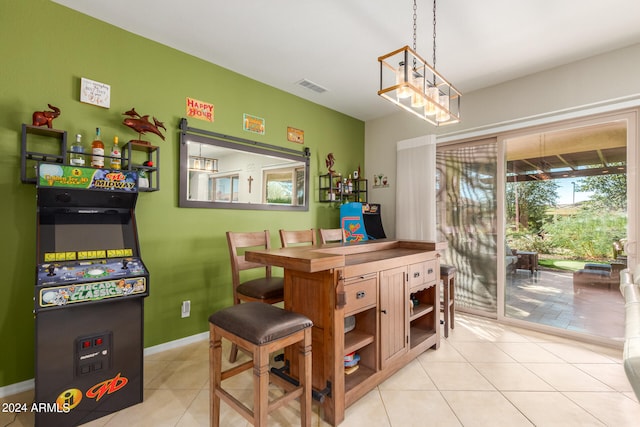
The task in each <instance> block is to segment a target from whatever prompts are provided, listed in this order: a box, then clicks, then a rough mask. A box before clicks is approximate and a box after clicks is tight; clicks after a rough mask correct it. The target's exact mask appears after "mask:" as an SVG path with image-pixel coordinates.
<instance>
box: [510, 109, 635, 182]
mask: <svg viewBox="0 0 640 427" xmlns="http://www.w3.org/2000/svg"><path fill="white" fill-rule="evenodd" d="M506 150H507V180H508V181H509V182H516V181H518V182H519V181H537V180H546V179H559V178H574V177H586V176H595V175H604V174H620V173H626V172H627V127H626V122H624V121H615V122H610V123H606V124H600V125H596V126H587V127H580V128H574V129H567V130H562V131H556V132H547V133H535V134H531V135H527V136H523V137H517V138H513V139H509V140H508V141H507V144H506Z"/></svg>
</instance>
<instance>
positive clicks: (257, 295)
mask: <svg viewBox="0 0 640 427" xmlns="http://www.w3.org/2000/svg"><path fill="white" fill-rule="evenodd" d="M227 243H228V245H229V255H230V258H231V282H232V284H233V304H234V305H236V304H240V303H241V302H249V301H258V302H263V303H266V304H276V303H279V302H282V301H284V279H283V278H282V277H273V276H272V275H271V266H269V265H264V264H259V263H255V262H249V261H246V260H245V258H244V251H245V250H246V249H249V248H251V249H271V239H270V237H269V230H264V231H256V232H239V233H237V232H233V231H227ZM255 268H264V269H265V275H264V277H259V278H256V279H251V280H247V281H244V282H241V280H240V272H241V271H245V270H251V269H255ZM237 356H238V347H237V346H236V345H235V344H233V345H232V346H231V354H230V355H229V362H231V363H234V362H235V361H236V358H237Z"/></svg>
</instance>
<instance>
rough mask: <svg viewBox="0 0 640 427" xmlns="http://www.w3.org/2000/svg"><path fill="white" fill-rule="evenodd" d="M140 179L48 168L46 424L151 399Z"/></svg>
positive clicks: (42, 298) (43, 313) (41, 293)
mask: <svg viewBox="0 0 640 427" xmlns="http://www.w3.org/2000/svg"><path fill="white" fill-rule="evenodd" d="M51 170H56V175H55V179H52V178H51V176H50V175H48V173H49V172H50V171H51ZM136 182H137V177H136V176H135V172H130V171H110V170H102V169H98V170H96V169H93V168H79V167H71V166H60V165H47V164H41V165H39V179H38V224H37V233H36V234H37V273H36V276H37V278H36V286H35V315H36V376H35V379H36V403H37V404H38V405H40V406H38V407H40V408H43V410H42V411H38V412H37V413H36V414H35V415H36V416H35V419H36V425H37V426H38V425H41V426H47V427H49V426H72V425H78V424H83V423H86V422H88V421H91V420H93V419H96V418H99V417H102V416H105V415H108V414H110V413H113V412H116V411H119V410H121V409H123V408H126V407H128V406H131V405H134V404H136V403H139V402H141V401H142V384H143V382H142V363H143V359H142V355H143V306H144V297H145V296H147V295H148V282H149V274H148V271H147V269H146V267H145V265H144V263H143V261H142V259H141V258H140V253H139V244H138V236H137V228H136V220H135V213H134V208H135V204H136V200H137V187H136V185H135V183H136ZM125 184H126V185H125Z"/></svg>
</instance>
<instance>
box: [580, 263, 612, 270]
mask: <svg viewBox="0 0 640 427" xmlns="http://www.w3.org/2000/svg"><path fill="white" fill-rule="evenodd" d="M584 269H585V270H602V271H611V264H595V263H586V264H585V265H584Z"/></svg>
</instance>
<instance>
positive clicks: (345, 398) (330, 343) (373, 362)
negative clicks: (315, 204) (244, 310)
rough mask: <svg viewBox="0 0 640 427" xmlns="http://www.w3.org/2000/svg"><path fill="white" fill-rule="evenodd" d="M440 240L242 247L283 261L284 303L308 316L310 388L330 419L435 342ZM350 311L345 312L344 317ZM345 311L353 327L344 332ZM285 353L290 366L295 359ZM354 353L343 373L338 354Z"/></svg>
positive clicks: (335, 420)
mask: <svg viewBox="0 0 640 427" xmlns="http://www.w3.org/2000/svg"><path fill="white" fill-rule="evenodd" d="M445 247H446V243H433V242H424V241H409V240H373V241H365V242H357V243H344V244H341V243H333V244H327V245H321V246H299V247H289V248H282V249H271V250H268V251H267V250H258V251H249V252H247V253H246V259H247V260H249V261H254V262H260V263H263V264H270V265H273V266H278V267H282V268H284V279H285V280H284V283H285V285H284V286H285V288H284V306H285V308H286V309H287V310H291V311H295V312H299V313H302V314H304V315H306V316H307V317H309V318H310V319H311V320H312V321H313V334H312V335H313V347H312V352H313V387H314V389H315V390H316V391H321V392H322V391H323V392H324V394H325V398H324V401H323V402H322V404H321V405H322V411H321V416H322V417H323V419H324V420H325V421H327V422H328V423H330V424H331V425H334V426H337V425H338V424H340V423H341V422H342V421H343V420H344V410H345V408H346V407H348V406H349V405H351V404H352V403H354V402H355V401H356V400H358V399H359V398H360V397H362V396H364V395H365V394H366V393H367V392H368V391H370V390H371V389H373V388H374V387H376V386H377V385H378V384H380V383H381V382H382V381H384V380H385V379H386V378H388V377H389V376H391V375H392V374H394V373H395V372H397V371H398V370H399V369H400V368H402V367H403V366H405V365H406V364H407V363H408V362H409V361H410V360H412V359H414V358H415V357H417V356H418V355H419V354H420V353H422V352H424V351H425V350H427V349H429V348H435V349H437V348H438V347H439V346H440V265H439V263H440V261H439V253H438V251H440V250H442V249H444V248H445ZM351 316H353V317H351ZM345 317H349V318H348V320H349V325H351V324H352V323H351V321H352V320H353V319H355V327H353V329H351V327H349V329H350V330H349V331H348V332H347V333H346V334H345ZM292 351H293V349H287V351H286V352H285V359H286V360H288V361H289V363H291V365H292V368H293V369H291V372H297V369H296V366H295V363H296V360H297V358H296V357H293V354H292V353H291V352H292ZM354 352H355V354H357V356H356V357H360V361H359V362H358V365H357V366H358V367H357V368H356V370H354V371H353V372H351V373H349V374H346V373H345V367H344V356H345V355H347V354H351V353H354Z"/></svg>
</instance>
